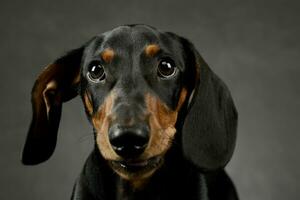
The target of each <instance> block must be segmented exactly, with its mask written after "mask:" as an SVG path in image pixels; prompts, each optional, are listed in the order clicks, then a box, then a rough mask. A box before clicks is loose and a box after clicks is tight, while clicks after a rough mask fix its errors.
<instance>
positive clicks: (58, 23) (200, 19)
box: [0, 0, 300, 200]
mask: <svg viewBox="0 0 300 200" xmlns="http://www.w3.org/2000/svg"><path fill="white" fill-rule="evenodd" d="M299 2H300V1H296V0H295V1H277V0H268V1H262V0H252V1H237V0H236V1H234V0H228V1H212V0H211V1H187V0H185V1H181V2H179V1H162V0H161V1H156V0H151V1H138V0H136V1H125V0H122V1H101V2H100V1H96V0H86V1H80V2H75V1H72V0H68V1H67V0H60V1H54V0H47V1H43V0H39V1H32V0H26V1H14V0H10V1H9V2H8V1H7V2H5V1H1V3H0V9H1V10H0V11H1V12H0V16H1V17H0V21H1V29H0V36H1V37H0V38H1V39H0V40H1V45H0V58H1V67H0V74H1V78H0V87H1V98H0V101H1V103H0V112H1V115H0V127H1V136H0V139H1V140H0V157H1V159H0V167H1V170H0V199H1V200H7V199H9V200H14V199H23V200H26V199H30V200H35V199H36V200H40V199H45V200H47V199H49V200H50V199H69V196H70V194H71V189H72V186H73V183H74V180H75V178H76V177H77V175H78V174H79V172H80V170H81V168H82V166H83V163H84V161H85V158H86V157H87V155H88V153H89V152H90V149H91V144H92V133H91V127H90V126H89V124H88V122H87V120H86V118H85V114H84V112H83V107H82V105H81V102H80V99H79V98H76V99H74V100H72V101H71V102H69V103H67V104H65V105H64V111H63V116H62V120H61V126H60V131H59V139H58V145H57V148H56V151H55V154H54V155H53V156H52V158H51V159H50V160H49V161H47V162H46V163H43V164H41V165H38V166H33V167H28V166H22V165H21V163H20V153H21V149H22V147H23V143H24V140H25V136H26V132H27V128H28V124H29V122H30V120H31V105H30V90H31V87H32V84H33V81H34V80H35V77H36V76H37V74H38V73H39V72H40V71H41V70H42V68H43V67H44V66H45V65H46V64H47V63H49V62H51V61H52V60H54V59H55V58H56V57H57V56H59V55H61V54H62V53H63V52H65V51H67V50H69V49H71V48H75V47H77V46H79V45H80V44H82V43H83V42H84V41H86V40H88V39H89V38H90V37H91V36H93V35H95V34H97V33H101V32H103V31H106V30H109V29H111V28H113V27H115V26H118V25H121V24H128V23H145V24H150V25H153V26H155V27H158V28H160V29H162V30H167V31H173V32H176V33H178V34H180V35H182V36H185V37H187V38H189V39H190V40H191V41H192V42H193V43H194V44H195V45H196V46H197V48H198V50H199V51H200V52H201V53H202V55H203V57H204V58H205V60H206V61H207V62H208V63H209V65H210V66H211V67H212V68H213V69H214V71H215V72H216V73H217V74H219V76H220V77H222V79H223V80H224V81H225V82H226V83H227V84H228V86H229V87H230V89H231V91H232V95H233V97H234V99H235V103H236V106H237V108H238V110H239V116H240V118H239V119H240V120H239V129H238V131H239V133H238V140H237V146H236V150H235V154H234V157H233V159H232V160H231V162H230V163H229V165H228V166H227V171H228V172H229V174H230V175H231V177H232V179H233V180H234V182H235V184H236V187H237V189H238V192H239V195H240V197H241V199H247V200H254V199H255V200H277V199H278V200H279V199H289V200H290V199H300V194H299V189H300V187H299V186H300V183H299V179H300V173H299V169H300V160H299V156H298V154H299V153H300V147H299V145H298V143H299V141H300V137H299V128H298V126H299V111H300V110H299V107H300V106H299V104H300V99H299V98H300V89H299V85H300V84H299V83H300V81H299V72H300V66H299V63H300V62H299V57H300V55H299V53H300V42H299V35H300V26H299V21H300V20H299V18H300V17H299V16H300V14H299V10H300V6H299V4H300V3H299Z"/></svg>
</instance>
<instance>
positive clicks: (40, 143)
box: [22, 47, 84, 165]
mask: <svg viewBox="0 0 300 200" xmlns="http://www.w3.org/2000/svg"><path fill="white" fill-rule="evenodd" d="M83 49H84V47H80V48H78V49H74V50H72V51H70V52H69V53H67V54H66V55H64V56H62V57H61V58H59V59H57V60H56V61H55V62H53V63H52V64H50V65H48V66H47V67H46V68H45V69H44V71H42V73H41V74H40V75H39V76H38V78H37V80H36V81H35V84H34V86H33V89H32V99H31V101H32V110H33V116H32V121H31V124H30V128H29V132H28V135H27V139H26V143H25V146H24V149H23V155H22V162H23V164H26V165H34V164H38V163H41V162H43V161H45V160H47V159H48V158H49V157H50V156H51V155H52V153H53V151H54V148H55V146H56V138H57V131H58V126H59V121H60V116H61V110H62V103H63V102H66V101H68V100H70V99H72V98H74V97H75V96H76V95H77V87H78V84H79V81H80V65H81V58H82V54H83Z"/></svg>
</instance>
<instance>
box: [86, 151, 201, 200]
mask: <svg viewBox="0 0 300 200" xmlns="http://www.w3.org/2000/svg"><path fill="white" fill-rule="evenodd" d="M175 151H176V149H171V150H170V151H169V152H168V153H167V154H166V157H165V162H164V164H163V165H162V167H161V168H160V169H158V170H157V171H156V172H155V173H154V175H152V176H151V177H150V178H148V179H146V180H142V181H141V182H132V181H127V180H124V179H122V178H121V177H120V176H118V175H117V174H116V173H114V172H113V170H112V169H111V168H110V167H109V166H108V164H107V163H106V161H105V160H104V159H103V157H102V156H101V155H100V153H99V150H97V149H96V148H95V150H94V151H93V152H92V153H91V155H90V157H89V159H88V161H87V163H86V166H85V168H84V172H83V174H84V176H86V179H85V180H86V181H87V185H88V186H87V187H88V189H89V191H90V193H91V194H92V196H96V197H98V198H99V199H104V200H105V199H109V200H111V199H116V200H138V199H143V200H148V199H149V200H150V199H151V200H154V199H162V198H163V197H164V196H168V197H170V196H172V195H174V198H173V199H180V198H179V197H182V199H184V194H187V193H189V194H191V193H192V192H195V191H196V192H197V193H198V194H195V196H199V188H201V187H202V186H201V185H199V183H200V182H201V181H199V179H201V177H200V176H201V175H200V174H199V173H197V172H196V171H195V170H194V169H192V168H191V167H190V166H187V164H186V162H184V161H183V160H182V158H181V157H179V156H178V155H179V154H178V152H175ZM173 155H176V157H175V156H173ZM99 183H102V185H100V184H99ZM103 184H105V185H103ZM167 199H168V198H167ZM171 199H172V198H171Z"/></svg>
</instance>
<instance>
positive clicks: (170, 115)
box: [145, 88, 187, 157]
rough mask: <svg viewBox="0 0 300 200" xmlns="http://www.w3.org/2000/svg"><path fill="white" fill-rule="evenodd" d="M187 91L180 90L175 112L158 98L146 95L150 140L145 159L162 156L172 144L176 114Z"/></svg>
mask: <svg viewBox="0 0 300 200" xmlns="http://www.w3.org/2000/svg"><path fill="white" fill-rule="evenodd" d="M186 95H187V90H186V89H185V88H183V89H182V91H181V93H180V98H179V101H178V104H177V107H176V109H175V110H171V109H170V108H168V107H167V106H166V105H165V104H164V103H163V102H161V100H160V99H159V98H158V97H155V96H152V95H150V94H147V95H146V104H147V108H148V111H149V112H150V119H149V124H150V130H151V138H150V142H149V145H148V147H147V149H146V150H145V154H147V157H152V156H157V155H161V154H164V153H165V152H166V151H167V150H168V149H169V147H170V146H171V144H172V140H173V137H174V135H175V133H176V128H175V124H176V120H177V116H178V112H179V110H180V108H181V106H182V104H183V102H184V101H185V99H186Z"/></svg>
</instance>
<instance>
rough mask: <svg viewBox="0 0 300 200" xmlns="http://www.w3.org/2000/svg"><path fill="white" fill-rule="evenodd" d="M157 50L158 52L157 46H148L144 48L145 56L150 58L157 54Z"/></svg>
mask: <svg viewBox="0 0 300 200" xmlns="http://www.w3.org/2000/svg"><path fill="white" fill-rule="evenodd" d="M159 50H160V47H159V46H158V45H157V44H150V45H148V46H146V48H145V53H146V55H147V56H149V57H152V56H154V55H155V54H156V53H158V51H159Z"/></svg>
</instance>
